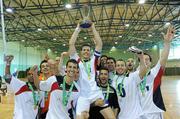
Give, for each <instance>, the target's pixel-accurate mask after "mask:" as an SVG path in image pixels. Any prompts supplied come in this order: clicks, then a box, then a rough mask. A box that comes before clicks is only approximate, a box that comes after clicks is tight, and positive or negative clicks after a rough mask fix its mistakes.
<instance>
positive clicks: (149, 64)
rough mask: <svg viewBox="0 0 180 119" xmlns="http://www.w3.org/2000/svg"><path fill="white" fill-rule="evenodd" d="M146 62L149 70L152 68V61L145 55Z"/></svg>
mask: <svg viewBox="0 0 180 119" xmlns="http://www.w3.org/2000/svg"><path fill="white" fill-rule="evenodd" d="M144 62H145V64H146V66H147V68H150V67H151V60H150V57H149V56H148V55H144Z"/></svg>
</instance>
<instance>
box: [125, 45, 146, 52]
mask: <svg viewBox="0 0 180 119" xmlns="http://www.w3.org/2000/svg"><path fill="white" fill-rule="evenodd" d="M128 51H130V52H133V53H137V54H142V53H143V51H142V50H140V49H138V48H137V47H135V46H131V47H129V49H128Z"/></svg>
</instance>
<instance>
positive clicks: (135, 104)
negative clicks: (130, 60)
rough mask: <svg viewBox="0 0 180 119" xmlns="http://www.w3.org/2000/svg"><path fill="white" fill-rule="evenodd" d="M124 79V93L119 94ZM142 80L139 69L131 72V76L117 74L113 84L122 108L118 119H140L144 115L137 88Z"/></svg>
mask: <svg viewBox="0 0 180 119" xmlns="http://www.w3.org/2000/svg"><path fill="white" fill-rule="evenodd" d="M123 79H124V82H123V88H122V94H121V95H119V92H120V85H121V83H122V80H123ZM140 81H141V79H140V77H139V72H137V71H136V72H134V73H130V74H129V76H118V75H115V77H114V79H113V82H112V86H113V87H114V88H115V89H116V92H117V94H118V102H119V106H120V108H121V111H120V113H119V115H118V119H139V118H140V116H141V115H142V108H141V105H140V99H139V96H138V88H137V86H138V84H139V83H140Z"/></svg>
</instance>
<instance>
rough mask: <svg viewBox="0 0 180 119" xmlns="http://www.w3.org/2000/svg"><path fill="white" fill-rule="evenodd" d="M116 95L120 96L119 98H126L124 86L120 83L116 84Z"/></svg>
mask: <svg viewBox="0 0 180 119" xmlns="http://www.w3.org/2000/svg"><path fill="white" fill-rule="evenodd" d="M121 86H122V90H121ZM118 94H119V95H120V96H121V97H126V91H125V89H124V84H122V83H119V84H118Z"/></svg>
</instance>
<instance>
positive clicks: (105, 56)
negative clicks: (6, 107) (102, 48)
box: [100, 55, 108, 59]
mask: <svg viewBox="0 0 180 119" xmlns="http://www.w3.org/2000/svg"><path fill="white" fill-rule="evenodd" d="M102 57H106V58H108V56H107V55H101V57H100V59H101V58H102Z"/></svg>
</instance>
